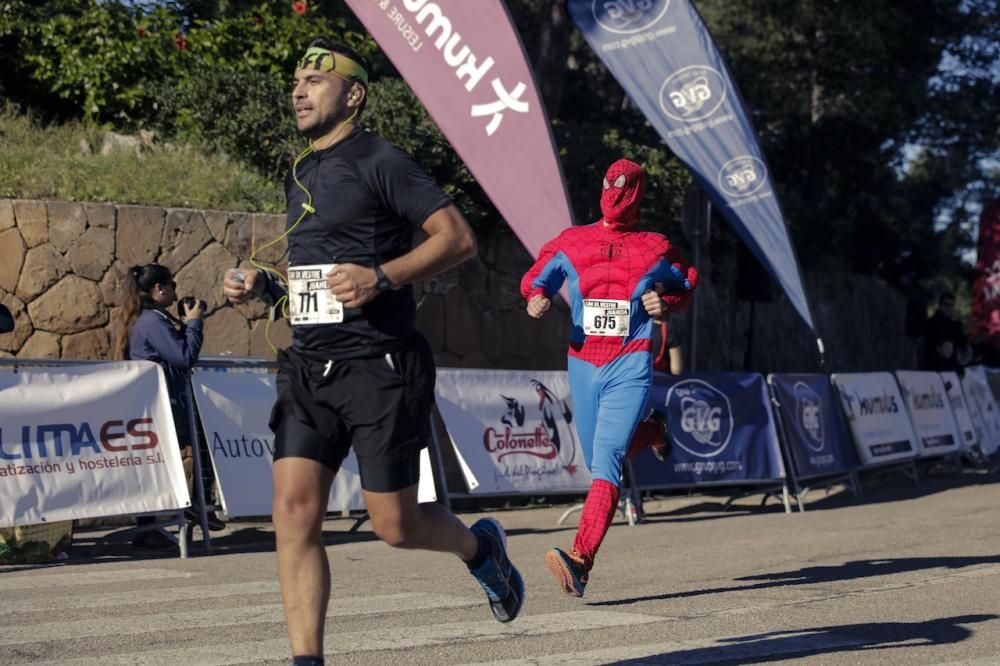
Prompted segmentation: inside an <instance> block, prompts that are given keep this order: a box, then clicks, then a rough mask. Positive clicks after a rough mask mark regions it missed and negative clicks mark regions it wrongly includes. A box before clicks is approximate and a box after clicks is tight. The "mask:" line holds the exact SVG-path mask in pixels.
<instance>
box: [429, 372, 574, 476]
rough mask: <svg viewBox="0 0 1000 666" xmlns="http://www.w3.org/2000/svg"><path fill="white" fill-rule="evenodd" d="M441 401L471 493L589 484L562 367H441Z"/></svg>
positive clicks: (439, 375) (441, 408)
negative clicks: (524, 369)
mask: <svg viewBox="0 0 1000 666" xmlns="http://www.w3.org/2000/svg"><path fill="white" fill-rule="evenodd" d="M437 405H438V411H440V412H441V417H442V418H443V419H444V423H445V426H447V428H448V434H449V436H450V437H451V443H452V446H454V448H455V454H456V455H457V456H458V459H459V464H460V466H461V467H462V471H463V473H464V474H465V479H466V482H467V484H468V487H469V492H470V493H473V494H504V495H507V494H511V495H515V494H537V493H546V492H567V493H570V492H586V491H587V490H588V489H589V488H590V472H589V471H588V470H587V466H586V463H585V462H584V460H583V452H582V451H581V449H580V441H579V439H578V438H577V434H576V426H575V425H574V423H573V403H572V401H571V400H570V396H569V379H568V378H567V375H566V373H565V372H552V371H549V372H541V371H540V372H532V371H520V370H457V369H445V368H441V369H438V375H437Z"/></svg>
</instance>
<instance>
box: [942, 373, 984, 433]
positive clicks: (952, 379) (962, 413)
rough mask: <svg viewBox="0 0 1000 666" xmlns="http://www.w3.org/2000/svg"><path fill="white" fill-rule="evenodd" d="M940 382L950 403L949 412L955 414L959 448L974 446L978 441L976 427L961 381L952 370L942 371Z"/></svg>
mask: <svg viewBox="0 0 1000 666" xmlns="http://www.w3.org/2000/svg"><path fill="white" fill-rule="evenodd" d="M941 382H942V383H943V384H944V390H945V392H946V393H947V394H948V404H950V405H951V413H952V414H954V415H955V425H956V426H957V427H958V436H959V439H960V440H961V442H962V443H961V448H963V449H967V448H969V447H972V446H975V445H976V443H977V442H978V441H979V438H978V436H977V435H976V427H975V426H974V425H973V422H972V414H971V412H970V411H969V403H968V401H967V400H966V399H965V392H964V391H963V390H962V381H961V380H960V379H959V378H958V374H956V373H954V372H942V373H941Z"/></svg>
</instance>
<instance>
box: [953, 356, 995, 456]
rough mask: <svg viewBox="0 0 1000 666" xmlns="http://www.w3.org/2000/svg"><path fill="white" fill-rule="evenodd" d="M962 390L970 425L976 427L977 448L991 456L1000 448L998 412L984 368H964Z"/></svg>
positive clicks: (977, 366)
mask: <svg viewBox="0 0 1000 666" xmlns="http://www.w3.org/2000/svg"><path fill="white" fill-rule="evenodd" d="M962 389H963V390H964V391H965V397H966V398H968V405H969V413H970V414H971V415H972V423H973V425H974V426H978V433H977V434H978V435H979V447H980V448H981V449H982V450H983V453H985V454H986V455H988V456H991V455H993V454H994V453H995V452H996V450H997V449H998V448H1000V411H998V410H997V403H996V400H994V399H993V392H992V391H990V385H989V381H988V380H987V378H986V370H985V368H983V366H981V365H975V366H972V367H968V368H966V369H965V374H964V375H963V376H962Z"/></svg>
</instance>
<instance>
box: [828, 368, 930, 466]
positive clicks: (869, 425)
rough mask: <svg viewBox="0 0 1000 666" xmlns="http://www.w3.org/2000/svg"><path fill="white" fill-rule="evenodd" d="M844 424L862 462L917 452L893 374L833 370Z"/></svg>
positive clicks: (908, 456)
mask: <svg viewBox="0 0 1000 666" xmlns="http://www.w3.org/2000/svg"><path fill="white" fill-rule="evenodd" d="M830 378H831V379H832V380H833V382H834V384H835V385H836V386H837V393H838V394H839V395H840V402H841V404H842V405H843V407H844V415H845V416H846V417H847V424H848V426H849V427H850V428H851V434H852V435H853V436H854V444H855V445H856V446H857V449H858V455H859V456H860V457H861V462H862V464H863V465H879V464H882V463H887V462H893V461H898V460H909V459H911V458H914V457H915V456H916V455H917V454H918V453H919V452H920V449H919V444H918V443H917V436H916V434H915V433H914V432H913V425H912V424H911V423H910V418H909V416H907V413H906V406H905V403H904V402H903V396H902V395H900V392H899V386H898V385H897V384H896V379H895V377H893V376H892V374H891V373H888V372H865V373H849V374H836V375H832V376H831V377H830Z"/></svg>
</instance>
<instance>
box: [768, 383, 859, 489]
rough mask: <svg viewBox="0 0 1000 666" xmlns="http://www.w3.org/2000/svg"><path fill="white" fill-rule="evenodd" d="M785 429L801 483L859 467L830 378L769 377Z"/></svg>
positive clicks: (789, 449) (786, 439)
mask: <svg viewBox="0 0 1000 666" xmlns="http://www.w3.org/2000/svg"><path fill="white" fill-rule="evenodd" d="M767 381H768V383H770V385H771V387H772V390H773V391H774V397H775V399H776V400H777V402H778V409H780V410H781V418H782V422H783V423H784V425H785V435H786V436H785V441H786V443H787V444H788V451H789V453H790V454H791V459H792V464H793V465H795V473H796V475H797V476H798V477H799V478H801V479H807V478H810V477H815V476H823V475H828V474H840V473H844V472H849V471H850V470H851V469H853V468H854V467H855V466H857V460H858V459H857V454H856V453H855V451H854V449H853V448H852V446H851V441H850V435H849V434H848V432H847V428H846V427H845V426H844V419H843V418H842V417H841V414H840V406H839V405H838V404H837V402H836V400H837V398H836V396H835V395H834V391H833V386H832V385H831V384H830V378H829V377H827V376H826V375H813V374H775V375H768V378H767Z"/></svg>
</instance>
